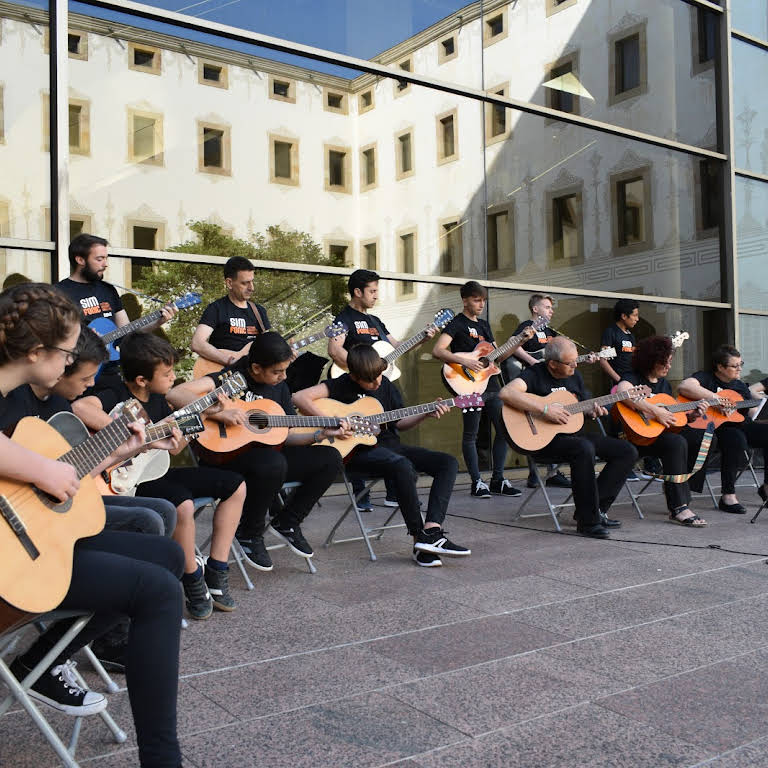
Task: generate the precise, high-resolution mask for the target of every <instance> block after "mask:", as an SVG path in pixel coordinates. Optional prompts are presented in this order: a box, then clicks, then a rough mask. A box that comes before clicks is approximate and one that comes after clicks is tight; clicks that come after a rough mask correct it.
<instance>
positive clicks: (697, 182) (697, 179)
mask: <svg viewBox="0 0 768 768" xmlns="http://www.w3.org/2000/svg"><path fill="white" fill-rule="evenodd" d="M708 149H714V148H713V147H708ZM691 161H692V162H693V187H694V189H695V190H696V194H695V195H694V198H695V199H694V209H695V210H694V216H695V220H696V239H697V240H708V239H710V238H712V237H719V232H720V228H721V227H722V224H723V221H722V210H723V203H722V198H723V189H724V187H723V166H722V165H719V164H717V163H716V161H715V160H709V159H705V158H702V157H692V158H691ZM705 163H713V164H716V165H717V167H718V168H719V174H720V179H719V182H720V200H719V201H718V203H719V204H718V205H717V206H716V210H717V211H719V212H720V221H719V223H718V224H715V226H713V227H705V226H704V205H703V203H704V197H703V193H704V185H703V184H702V172H701V167H702V165H703V164H705Z"/></svg>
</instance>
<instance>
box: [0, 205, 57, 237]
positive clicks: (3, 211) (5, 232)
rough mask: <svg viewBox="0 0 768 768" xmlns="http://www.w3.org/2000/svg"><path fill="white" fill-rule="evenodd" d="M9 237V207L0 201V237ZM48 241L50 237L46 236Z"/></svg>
mask: <svg viewBox="0 0 768 768" xmlns="http://www.w3.org/2000/svg"><path fill="white" fill-rule="evenodd" d="M10 236H11V206H10V205H9V203H8V201H7V200H0V237H10ZM48 238H49V239H50V235H48Z"/></svg>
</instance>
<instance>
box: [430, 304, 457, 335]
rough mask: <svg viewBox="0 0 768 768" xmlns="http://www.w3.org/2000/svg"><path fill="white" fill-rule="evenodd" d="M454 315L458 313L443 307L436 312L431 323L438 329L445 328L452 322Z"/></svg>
mask: <svg viewBox="0 0 768 768" xmlns="http://www.w3.org/2000/svg"><path fill="white" fill-rule="evenodd" d="M454 317H456V313H455V312H454V311H453V310H452V309H448V308H447V307H443V308H442V309H439V310H438V311H437V312H435V317H434V319H433V320H432V323H431V325H434V326H435V328H436V330H438V331H440V330H442V329H443V328H445V326H446V325H448V323H450V322H451V320H453V318H454Z"/></svg>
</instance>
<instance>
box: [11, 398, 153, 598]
mask: <svg viewBox="0 0 768 768" xmlns="http://www.w3.org/2000/svg"><path fill="white" fill-rule="evenodd" d="M141 410H142V409H141V406H140V405H139V404H138V403H137V402H135V401H134V402H129V403H128V404H127V405H126V408H125V413H124V415H123V416H121V417H120V418H119V419H115V421H113V422H112V423H111V424H109V425H107V426H106V427H104V429H102V430H100V431H99V432H97V433H96V434H95V435H94V436H93V437H90V438H88V439H87V440H86V441H85V442H83V443H81V444H80V445H78V446H76V447H75V448H71V447H70V445H69V443H67V441H66V440H65V439H64V438H63V437H62V436H61V435H60V434H59V433H58V432H57V431H56V429H55V428H54V427H52V426H51V425H50V424H47V423H46V422H44V421H42V420H41V419H37V418H32V417H27V418H24V419H22V420H21V421H20V422H19V424H18V426H17V427H16V430H15V431H14V433H13V436H12V438H11V439H12V440H13V442H15V443H17V444H18V445H22V446H24V447H25V448H28V449H29V450H31V451H34V452H35V453H38V454H40V455H41V456H45V457H47V458H49V459H58V460H59V461H63V462H65V463H67V464H70V465H72V466H73V467H74V468H75V469H76V470H77V476H78V478H80V489H79V490H78V492H77V494H76V495H75V496H74V497H73V498H71V499H69V500H67V501H66V502H63V503H62V502H59V501H57V500H56V499H53V498H52V497H50V496H49V495H48V494H46V493H43V492H42V491H41V490H39V489H38V488H36V487H35V486H33V485H29V484H27V483H20V482H17V481H15V480H8V479H4V478H3V479H0V517H2V520H0V552H2V553H3V567H2V569H0V598H2V599H3V600H5V601H6V602H7V603H10V604H11V605H12V606H13V607H15V608H18V609H21V610H23V611H29V612H31V613H43V612H45V611H50V610H52V609H53V608H55V607H56V606H57V605H58V604H59V603H60V602H61V601H62V599H63V598H64V595H66V593H67V590H68V589H69V584H70V581H71V578H72V553H73V549H74V546H75V542H76V541H77V540H78V539H82V538H84V537H86V536H94V535H95V534H97V533H99V531H101V529H102V528H103V527H104V504H103V503H102V501H101V495H100V494H99V491H98V489H97V488H96V484H95V483H94V481H93V478H92V477H90V473H91V472H92V471H93V470H94V469H95V468H96V467H97V466H99V464H101V463H102V462H103V461H104V460H105V459H106V458H107V457H108V456H109V455H110V454H111V453H112V452H113V451H114V450H115V449H116V448H118V447H119V446H120V445H121V444H122V443H123V442H125V441H126V440H127V439H128V438H129V437H130V436H131V434H132V433H131V431H130V429H129V428H128V424H130V423H131V422H132V421H136V420H137V419H138V418H139V416H140V414H141Z"/></svg>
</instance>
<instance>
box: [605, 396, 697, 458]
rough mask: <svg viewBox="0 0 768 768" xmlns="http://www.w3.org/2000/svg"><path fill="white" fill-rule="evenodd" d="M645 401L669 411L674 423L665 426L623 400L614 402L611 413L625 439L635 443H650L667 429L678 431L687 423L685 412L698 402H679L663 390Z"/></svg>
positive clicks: (692, 408) (694, 406)
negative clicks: (620, 427)
mask: <svg viewBox="0 0 768 768" xmlns="http://www.w3.org/2000/svg"><path fill="white" fill-rule="evenodd" d="M645 402H646V403H651V404H653V405H658V406H660V407H661V408H664V409H666V410H667V411H669V413H671V414H672V415H673V416H674V417H675V423H674V424H673V425H672V426H670V427H665V426H664V425H663V424H662V423H661V422H660V421H656V419H652V418H651V417H650V416H648V415H647V414H644V413H641V412H640V411H636V410H635V409H634V408H630V406H629V405H627V403H625V402H621V403H616V405H614V407H613V409H612V411H611V415H612V416H613V418H614V419H615V420H616V421H618V422H619V423H620V424H621V426H622V428H623V430H624V434H625V435H626V437H627V440H629V441H630V442H631V443H634V444H635V445H650V444H651V443H653V442H654V441H655V440H656V438H657V437H658V436H659V435H660V434H661V433H662V432H664V431H666V430H667V429H669V430H670V431H672V432H678V431H680V430H681V429H682V428H683V427H684V426H685V425H686V424H687V423H688V416H687V415H686V414H687V413H688V412H690V411H693V410H695V409H696V408H697V407H698V404H699V401H698V400H691V401H688V402H685V403H681V402H680V401H678V400H675V398H674V397H672V395H666V394H664V393H663V392H662V393H660V394H658V395H653V397H649V398H648V399H647V400H646V401H645Z"/></svg>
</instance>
